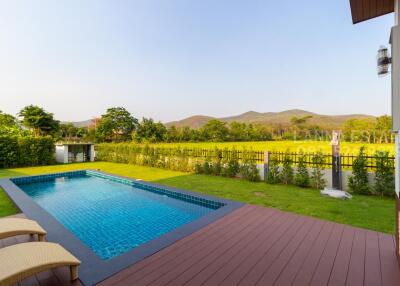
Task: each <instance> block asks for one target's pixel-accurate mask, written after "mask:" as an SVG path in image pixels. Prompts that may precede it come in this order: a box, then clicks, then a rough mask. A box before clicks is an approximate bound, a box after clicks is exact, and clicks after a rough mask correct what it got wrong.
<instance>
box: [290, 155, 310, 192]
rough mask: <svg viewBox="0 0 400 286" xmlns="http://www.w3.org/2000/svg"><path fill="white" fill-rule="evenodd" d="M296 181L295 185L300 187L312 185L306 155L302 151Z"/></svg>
mask: <svg viewBox="0 0 400 286" xmlns="http://www.w3.org/2000/svg"><path fill="white" fill-rule="evenodd" d="M294 182H295V185H297V186H299V187H303V188H306V187H309V186H310V175H309V174H308V170H307V165H306V155H305V154H304V153H302V152H301V153H300V154H299V163H298V165H297V170H296V175H295V177H294Z"/></svg>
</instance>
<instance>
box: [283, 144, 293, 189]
mask: <svg viewBox="0 0 400 286" xmlns="http://www.w3.org/2000/svg"><path fill="white" fill-rule="evenodd" d="M292 164H293V160H292V158H291V157H290V155H289V152H288V151H286V153H285V157H284V158H283V167H282V172H281V182H282V183H283V184H285V185H290V184H292V183H293V167H292Z"/></svg>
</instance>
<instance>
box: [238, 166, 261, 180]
mask: <svg viewBox="0 0 400 286" xmlns="http://www.w3.org/2000/svg"><path fill="white" fill-rule="evenodd" d="M240 175H241V176H242V178H243V179H246V180H249V181H251V182H258V181H260V173H259V171H258V169H257V165H256V164H255V163H252V162H246V163H244V164H242V165H241V166H240Z"/></svg>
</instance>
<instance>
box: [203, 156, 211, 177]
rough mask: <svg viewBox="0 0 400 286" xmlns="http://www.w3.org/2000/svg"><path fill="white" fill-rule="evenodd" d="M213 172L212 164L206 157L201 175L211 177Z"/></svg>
mask: <svg viewBox="0 0 400 286" xmlns="http://www.w3.org/2000/svg"><path fill="white" fill-rule="evenodd" d="M212 172H213V168H212V164H211V161H210V159H209V158H208V157H207V158H206V159H205V160H204V162H203V173H204V174H206V175H211V174H212Z"/></svg>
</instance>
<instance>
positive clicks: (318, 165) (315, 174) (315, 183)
mask: <svg viewBox="0 0 400 286" xmlns="http://www.w3.org/2000/svg"><path fill="white" fill-rule="evenodd" d="M311 161H312V163H313V168H312V171H311V176H310V182H311V186H312V187H313V188H316V189H323V188H325V187H326V180H325V179H324V174H323V171H322V170H323V167H324V163H325V157H324V155H323V154H322V152H317V153H315V154H314V155H313V157H312V159H311Z"/></svg>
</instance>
